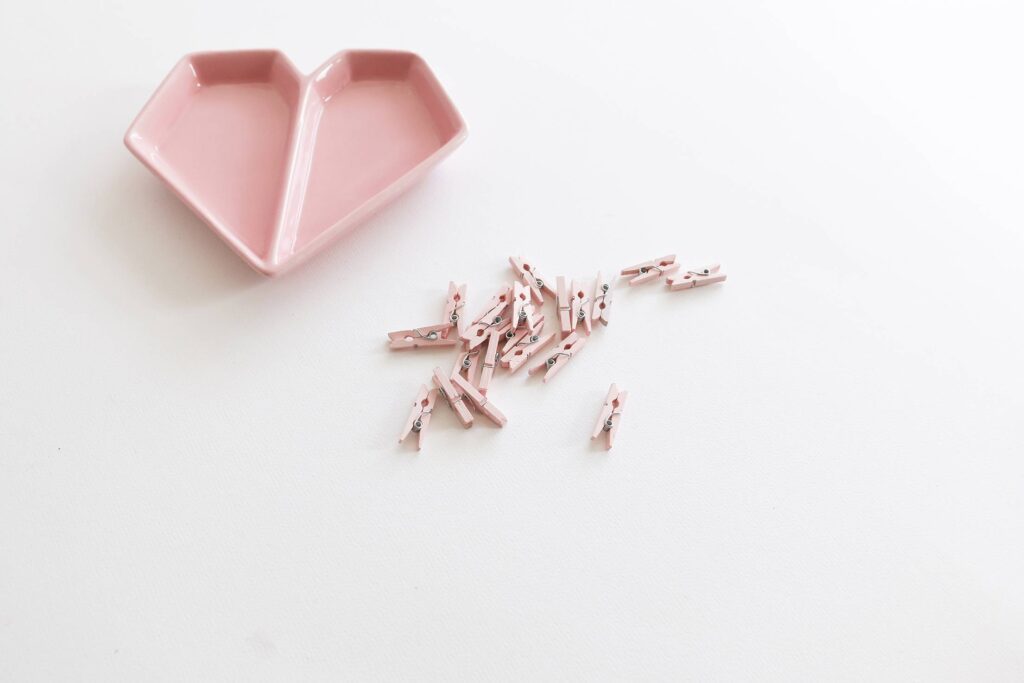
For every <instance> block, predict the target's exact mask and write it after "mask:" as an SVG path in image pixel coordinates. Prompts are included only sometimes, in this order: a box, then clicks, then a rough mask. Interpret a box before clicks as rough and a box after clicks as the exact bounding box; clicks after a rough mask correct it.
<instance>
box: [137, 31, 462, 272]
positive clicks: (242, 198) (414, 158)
mask: <svg viewBox="0 0 1024 683" xmlns="http://www.w3.org/2000/svg"><path fill="white" fill-rule="evenodd" d="M465 137H466V126H465V124H464V123H463V121H462V118H461V117H460V116H459V113H458V111H456V109H455V106H454V105H453V104H452V103H451V100H449V99H448V96H447V95H446V94H445V92H444V90H443V89H442V88H441V85H440V84H439V83H438V82H437V79H436V78H435V77H434V75H433V73H431V71H430V69H429V68H428V67H427V65H426V63H425V62H424V61H423V60H422V59H421V58H420V57H418V56H416V55H414V54H412V53H409V52H388V51H363V50H355V51H347V52H340V53H338V54H337V55H335V56H334V57H332V58H331V59H330V60H328V61H327V63H325V64H324V65H323V66H321V67H320V68H319V69H317V70H316V71H314V72H313V73H312V74H310V75H308V76H304V75H302V74H301V73H299V72H298V71H297V70H296V68H295V67H294V66H293V65H292V63H291V62H290V61H289V60H288V58H287V57H285V55H284V54H282V53H281V52H277V51H273V50H254V51H245V52H205V53H198V54H192V55H187V56H186V57H184V58H183V59H182V60H181V61H180V62H179V63H178V65H177V66H175V67H174V69H173V70H172V71H171V73H170V74H169V75H168V76H167V78H166V79H165V80H164V82H163V83H162V84H161V85H160V87H159V88H158V89H157V91H156V92H155V93H154V94H153V96H152V98H151V99H150V100H149V102H148V103H147V104H146V106H145V107H144V108H143V109H142V111H141V112H140V113H139V115H138V117H137V118H136V119H135V121H134V123H132V125H131V127H130V128H129V129H128V132H127V133H126V134H125V144H126V145H127V147H128V149H129V150H131V151H132V153H133V154H135V156H137V157H138V158H139V160H141V161H142V163H144V164H145V165H146V166H147V167H149V169H150V170H151V171H153V173H155V174H156V175H157V176H158V177H160V178H161V179H162V180H163V181H164V182H165V183H167V185H169V186H170V188H171V189H172V190H173V191H174V192H175V193H176V194H177V195H178V196H179V197H181V199H182V201H184V202H185V203H186V204H188V205H189V206H190V207H191V208H192V210H193V211H195V212H196V213H197V214H198V215H199V216H200V217H201V218H202V219H203V220H205V221H206V222H207V223H208V224H209V225H210V227H211V228H213V230H214V231H215V232H216V233H217V234H218V235H220V236H221V238H223V239H224V241H225V242H227V244H228V245H229V246H230V247H231V248H232V249H234V250H235V251H236V252H238V254H239V255H240V256H241V257H242V258H243V259H245V260H246V261H247V262H248V263H249V264H250V265H251V266H252V267H253V268H255V269H256V270H258V271H260V272H261V273H264V274H266V275H277V274H279V273H282V272H284V271H285V270H288V269H290V268H293V267H294V266H295V265H296V264H298V263H300V262H301V261H303V260H305V259H306V258H308V257H309V256H312V255H313V254H314V253H316V252H317V251H319V250H321V249H322V248H323V247H324V246H326V245H327V244H328V243H329V242H331V241H332V240H333V239H335V238H337V237H339V236H340V235H342V234H344V233H345V232H347V231H348V230H350V229H351V228H352V227H353V226H355V225H357V224H358V223H360V222H361V221H363V220H365V219H366V218H367V217H368V216H370V215H371V214H373V212H375V211H376V210H378V209H380V208H381V207H382V206H384V205H385V204H387V203H388V202H390V201H391V200H392V199H394V198H395V197H397V196H398V195H399V194H401V193H402V192H403V191H404V190H406V189H407V188H408V187H409V186H411V185H412V184H413V183H414V182H416V181H417V180H419V179H420V178H421V177H422V176H423V175H424V174H425V173H426V172H427V171H428V170H429V169H430V168H431V167H432V166H433V165H434V164H436V163H437V162H438V161H440V160H441V159H442V158H444V157H445V156H447V155H448V154H449V153H451V152H452V150H454V149H455V147H457V146H458V145H459V143H461V142H462V140H463V139H464V138H465Z"/></svg>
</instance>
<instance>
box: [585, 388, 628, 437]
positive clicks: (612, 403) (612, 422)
mask: <svg viewBox="0 0 1024 683" xmlns="http://www.w3.org/2000/svg"><path fill="white" fill-rule="evenodd" d="M628 394H629V392H627V391H619V388H618V387H617V386H615V384H612V386H611V387H610V388H609V389H608V396H607V397H605V399H604V406H603V407H602V408H601V416H600V417H599V418H597V424H596V425H595V426H594V434H593V436H591V437H590V439H591V440H594V439H596V438H597V437H599V436H601V434H602V433H603V434H606V435H607V439H608V440H607V446H606V448H608V449H609V450H611V447H612V443H613V442H614V441H615V435H616V434H617V433H618V431H619V422H620V421H621V420H622V410H623V408H625V406H626V397H627V396H628Z"/></svg>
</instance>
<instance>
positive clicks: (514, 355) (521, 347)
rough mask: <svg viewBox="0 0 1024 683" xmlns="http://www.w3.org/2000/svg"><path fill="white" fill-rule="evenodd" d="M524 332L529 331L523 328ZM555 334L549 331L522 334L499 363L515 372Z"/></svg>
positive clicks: (555, 335)
mask: <svg viewBox="0 0 1024 683" xmlns="http://www.w3.org/2000/svg"><path fill="white" fill-rule="evenodd" d="M524 332H527V333H528V332H529V331H528V330H524ZM557 336H558V333H557V332H550V333H548V334H545V335H541V334H539V333H535V334H531V335H529V336H526V335H524V336H523V337H520V338H519V340H518V341H517V342H516V343H515V344H513V345H512V347H511V348H509V350H508V351H506V352H505V355H503V356H502V357H501V364H502V365H503V366H504V367H506V368H508V369H509V371H510V372H515V371H516V370H518V369H519V368H521V367H523V366H524V365H526V361H528V360H530V357H531V356H533V355H534V354H535V353H537V352H538V351H540V350H541V349H543V348H544V347H545V346H547V345H548V344H550V343H551V342H553V341H554V340H555V338H556V337H557Z"/></svg>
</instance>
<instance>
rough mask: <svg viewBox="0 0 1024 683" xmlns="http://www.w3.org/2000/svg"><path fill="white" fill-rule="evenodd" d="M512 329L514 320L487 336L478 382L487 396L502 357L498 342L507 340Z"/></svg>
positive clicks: (479, 387)
mask: <svg viewBox="0 0 1024 683" xmlns="http://www.w3.org/2000/svg"><path fill="white" fill-rule="evenodd" d="M524 329H525V328H524ZM511 331H512V321H511V320H509V321H508V322H506V323H505V324H504V325H503V326H502V327H501V328H499V329H497V330H495V331H494V332H491V334H490V336H489V337H488V338H487V348H486V349H485V350H483V351H481V352H480V357H481V363H480V365H481V369H480V381H479V382H478V383H477V388H478V389H479V390H480V393H481V394H484V395H485V396H486V395H487V387H489V386H490V385H491V378H492V377H494V369H495V368H496V367H497V365H498V359H499V358H500V357H501V352H500V351H498V344H499V343H500V342H501V341H503V340H505V338H506V335H507V334H508V333H509V332H511ZM477 348H481V347H477Z"/></svg>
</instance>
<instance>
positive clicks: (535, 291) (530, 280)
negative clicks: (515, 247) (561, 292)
mask: <svg viewBox="0 0 1024 683" xmlns="http://www.w3.org/2000/svg"><path fill="white" fill-rule="evenodd" d="M508 262H509V263H510V264H512V270H514V271H515V272H516V277H518V278H519V281H520V282H522V283H523V284H524V285H526V286H527V287H529V288H530V293H531V295H532V296H533V300H534V301H536V302H537V303H538V304H542V303H544V292H547V293H548V294H550V295H551V296H554V295H555V290H553V289H552V288H551V281H550V280H546V279H544V278H543V277H542V276H541V274H540V273H538V272H537V269H536V268H534V267H533V266H532V265H531V264H530V263H529V262H528V261H524V260H523V258H522V257H521V256H510V257H509V259H508Z"/></svg>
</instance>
